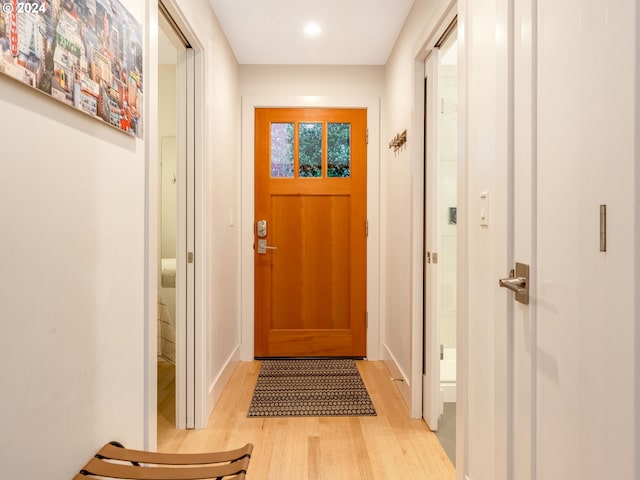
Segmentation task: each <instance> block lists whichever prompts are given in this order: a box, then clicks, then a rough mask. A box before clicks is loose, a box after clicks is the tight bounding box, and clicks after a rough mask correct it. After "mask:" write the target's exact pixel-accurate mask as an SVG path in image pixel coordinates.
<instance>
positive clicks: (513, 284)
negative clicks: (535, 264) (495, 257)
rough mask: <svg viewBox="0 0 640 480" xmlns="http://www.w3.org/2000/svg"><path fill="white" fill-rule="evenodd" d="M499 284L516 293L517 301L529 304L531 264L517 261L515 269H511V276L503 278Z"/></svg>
mask: <svg viewBox="0 0 640 480" xmlns="http://www.w3.org/2000/svg"><path fill="white" fill-rule="evenodd" d="M498 285H500V286H501V287H504V288H506V289H509V290H511V291H512V292H514V293H515V294H516V296H515V300H516V302H520V303H523V304H524V305H529V265H525V264H524V263H516V268H515V270H511V272H510V273H509V278H501V279H500V280H498Z"/></svg>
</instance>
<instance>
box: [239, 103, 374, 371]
mask: <svg viewBox="0 0 640 480" xmlns="http://www.w3.org/2000/svg"><path fill="white" fill-rule="evenodd" d="M258 107H264V108H278V107H291V108H302V107H327V108H331V107H335V108H366V109H367V128H368V130H369V142H368V145H367V159H368V160H367V167H368V168H367V219H368V222H369V236H368V238H367V312H368V317H369V327H368V329H367V358H368V359H369V360H379V359H381V351H380V331H381V325H380V324H381V320H380V311H381V310H382V303H383V299H382V298H381V295H380V292H381V291H382V289H381V282H382V280H380V279H381V275H380V246H381V237H380V204H381V202H380V127H379V125H380V99H379V98H377V97H296V96H292V97H282V96H246V97H243V98H242V173H241V200H242V202H241V205H242V207H241V222H240V223H241V248H242V252H241V264H242V272H241V323H242V325H241V339H240V358H241V360H243V361H250V360H253V357H254V293H255V291H254V266H253V260H254V254H253V241H254V232H253V220H254V210H255V209H254V201H255V191H254V172H255V168H254V135H255V122H254V119H255V109H256V108H258Z"/></svg>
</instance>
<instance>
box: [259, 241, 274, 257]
mask: <svg viewBox="0 0 640 480" xmlns="http://www.w3.org/2000/svg"><path fill="white" fill-rule="evenodd" d="M277 249H278V247H272V246H271V245H267V239H266V238H259V239H258V253H259V254H260V255H265V254H266V253H267V250H277Z"/></svg>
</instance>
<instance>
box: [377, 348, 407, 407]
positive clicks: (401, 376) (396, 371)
mask: <svg viewBox="0 0 640 480" xmlns="http://www.w3.org/2000/svg"><path fill="white" fill-rule="evenodd" d="M382 360H383V361H384V363H385V365H386V366H387V368H388V369H389V373H390V374H391V376H390V377H389V381H391V382H393V383H394V384H395V386H396V387H397V388H398V391H399V392H400V395H401V396H402V398H403V399H404V401H405V402H407V404H409V399H410V398H411V383H410V381H409V378H408V376H407V375H406V374H405V373H404V371H403V370H402V368H400V364H399V363H398V361H397V360H396V358H395V357H394V356H393V354H392V353H391V350H389V348H388V347H387V345H385V344H383V345H382Z"/></svg>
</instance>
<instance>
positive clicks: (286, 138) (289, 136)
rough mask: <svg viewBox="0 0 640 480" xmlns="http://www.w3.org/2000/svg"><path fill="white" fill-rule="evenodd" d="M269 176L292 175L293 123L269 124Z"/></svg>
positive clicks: (289, 176)
mask: <svg viewBox="0 0 640 480" xmlns="http://www.w3.org/2000/svg"><path fill="white" fill-rule="evenodd" d="M271 177H272V178H292V177H293V123H272V124H271Z"/></svg>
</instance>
